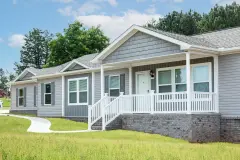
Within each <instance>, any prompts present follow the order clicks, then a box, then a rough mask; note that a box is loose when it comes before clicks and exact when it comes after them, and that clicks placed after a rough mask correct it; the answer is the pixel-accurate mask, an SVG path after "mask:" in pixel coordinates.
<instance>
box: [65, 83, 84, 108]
mask: <svg viewBox="0 0 240 160" xmlns="http://www.w3.org/2000/svg"><path fill="white" fill-rule="evenodd" d="M68 93H69V94H68V103H69V104H71V105H87V104H88V78H78V79H70V80H69V81H68Z"/></svg>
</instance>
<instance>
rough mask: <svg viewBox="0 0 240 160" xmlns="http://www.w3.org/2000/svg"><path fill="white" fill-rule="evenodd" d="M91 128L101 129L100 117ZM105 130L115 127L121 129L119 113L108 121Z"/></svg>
mask: <svg viewBox="0 0 240 160" xmlns="http://www.w3.org/2000/svg"><path fill="white" fill-rule="evenodd" d="M91 129H92V130H102V118H101V119H99V120H98V121H97V122H95V123H94V124H93V125H92V127H91ZM105 129H106V130H116V129H122V117H121V115H120V116H118V117H116V118H115V119H114V120H113V121H112V122H111V123H109V124H108V125H107V126H106V128H105Z"/></svg>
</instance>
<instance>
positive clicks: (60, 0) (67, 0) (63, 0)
mask: <svg viewBox="0 0 240 160" xmlns="http://www.w3.org/2000/svg"><path fill="white" fill-rule="evenodd" d="M52 1H53V2H60V3H71V2H73V1H74V0H52Z"/></svg>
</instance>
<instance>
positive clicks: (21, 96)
mask: <svg viewBox="0 0 240 160" xmlns="http://www.w3.org/2000/svg"><path fill="white" fill-rule="evenodd" d="M23 92H24V91H23V88H21V89H19V90H18V106H20V107H21V106H23V103H24V93H23Z"/></svg>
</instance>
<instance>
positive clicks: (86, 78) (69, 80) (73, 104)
mask: <svg viewBox="0 0 240 160" xmlns="http://www.w3.org/2000/svg"><path fill="white" fill-rule="evenodd" d="M79 80H87V90H82V91H80V90H79ZM71 81H77V91H71V92H70V91H69V82H71ZM67 92H68V105H69V106H76V105H88V103H89V95H88V94H89V85H88V77H82V78H72V79H68V90H67ZM73 92H74V93H75V92H77V103H70V93H73ZM80 92H87V102H86V103H80V102H79V93H80Z"/></svg>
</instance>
